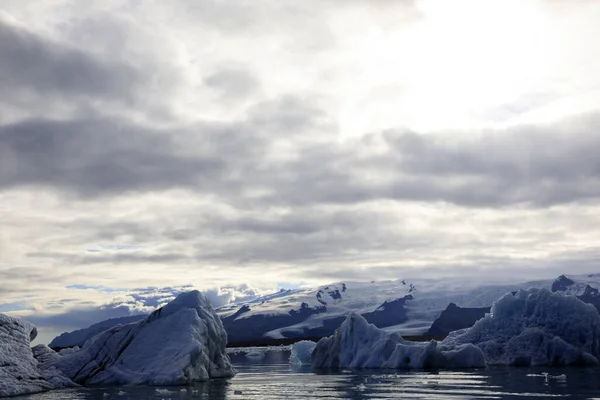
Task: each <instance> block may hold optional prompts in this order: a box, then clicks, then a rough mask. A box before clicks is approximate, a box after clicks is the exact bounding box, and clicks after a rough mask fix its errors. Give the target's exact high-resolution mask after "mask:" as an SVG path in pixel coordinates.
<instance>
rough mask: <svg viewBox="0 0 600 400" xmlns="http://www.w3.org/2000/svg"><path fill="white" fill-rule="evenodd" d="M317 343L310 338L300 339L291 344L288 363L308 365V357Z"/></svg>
mask: <svg viewBox="0 0 600 400" xmlns="http://www.w3.org/2000/svg"><path fill="white" fill-rule="evenodd" d="M316 346H317V344H316V343H315V342H312V341H310V340H301V341H299V342H296V343H294V344H293V345H292V353H291V355H290V364H292V365H297V366H300V365H310V364H311V361H310V357H311V354H312V352H313V350H314V349H315V347H316Z"/></svg>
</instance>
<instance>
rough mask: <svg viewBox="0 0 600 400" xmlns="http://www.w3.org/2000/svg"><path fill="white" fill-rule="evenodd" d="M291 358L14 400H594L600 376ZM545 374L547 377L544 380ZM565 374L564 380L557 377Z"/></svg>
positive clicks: (272, 355)
mask: <svg viewBox="0 0 600 400" xmlns="http://www.w3.org/2000/svg"><path fill="white" fill-rule="evenodd" d="M288 358H289V352H269V353H267V354H266V356H264V357H263V358H248V357H246V356H245V355H243V354H234V355H232V361H233V362H234V364H235V366H236V368H237V369H238V371H239V373H238V375H237V376H236V377H235V378H233V379H230V380H214V381H210V382H207V383H202V384H196V385H194V386H192V387H186V388H181V387H159V388H156V387H97V388H81V389H69V390H61V391H55V392H50V393H41V394H37V395H31V396H22V397H18V399H31V400H57V399H65V400H71V399H97V400H100V399H102V400H106V399H173V400H184V399H198V398H200V399H213V400H222V399H231V400H235V399H239V400H242V399H261V400H262V399H265V400H267V399H286V400H294V399H361V400H366V399H438V400H439V399H524V398H537V399H552V398H556V399H560V398H568V399H598V400H600V370H599V369H583V368H582V369H578V368H561V369H552V368H531V369H528V368H487V369H478V370H465V371H439V372H431V371H407V372H404V371H398V370H377V371H372V370H371V371H350V370H342V371H338V372H335V373H315V372H313V371H311V370H310V369H301V370H298V369H293V368H291V367H290V366H289V364H288ZM544 373H548V374H549V376H548V377H545V376H544ZM562 374H564V375H565V376H566V379H564V378H556V377H557V376H559V375H562Z"/></svg>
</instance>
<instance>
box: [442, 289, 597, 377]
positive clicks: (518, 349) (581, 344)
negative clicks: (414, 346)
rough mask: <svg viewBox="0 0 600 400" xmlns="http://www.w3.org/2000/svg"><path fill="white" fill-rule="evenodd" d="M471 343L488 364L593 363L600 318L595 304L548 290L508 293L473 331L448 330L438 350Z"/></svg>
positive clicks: (474, 326) (595, 355)
mask: <svg viewBox="0 0 600 400" xmlns="http://www.w3.org/2000/svg"><path fill="white" fill-rule="evenodd" d="M467 343H472V344H475V345H477V346H478V347H479V348H481V350H482V351H483V352H484V354H485V357H486V362H487V364H488V365H494V364H499V365H523V366H527V365H558V366H560V365H596V364H598V360H599V357H600V316H599V315H598V312H597V311H596V309H595V308H594V306H592V305H589V304H585V303H583V302H582V301H581V300H579V299H577V298H575V297H573V296H566V295H563V294H561V293H551V292H550V291H548V290H546V289H535V288H532V289H528V290H520V291H518V292H517V293H516V294H515V295H514V296H513V295H512V294H511V293H508V294H506V295H504V296H503V297H501V298H500V299H499V300H498V301H496V302H495V303H494V305H493V306H492V308H491V311H490V314H488V315H486V316H485V317H484V318H482V319H480V320H479V321H477V322H476V323H475V325H473V326H472V327H471V328H468V329H463V330H460V331H456V332H451V333H450V335H449V336H448V337H447V338H446V339H445V340H444V341H442V342H441V348H442V350H444V349H453V348H456V347H457V346H460V345H464V344H467Z"/></svg>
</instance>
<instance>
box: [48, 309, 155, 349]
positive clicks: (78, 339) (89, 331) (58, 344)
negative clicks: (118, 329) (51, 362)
mask: <svg viewBox="0 0 600 400" xmlns="http://www.w3.org/2000/svg"><path fill="white" fill-rule="evenodd" d="M146 317H147V315H133V316H128V317H120V318H111V319H107V320H105V321H102V322H98V323H96V324H94V325H92V326H90V327H88V328H85V329H78V330H76V331H73V332H65V333H62V334H60V335H59V336H57V337H55V338H54V339H53V340H52V341H51V342H50V343H49V344H48V347H50V348H53V349H56V348H70V347H76V346H78V347H81V346H83V344H84V343H85V342H86V341H87V340H88V339H91V338H92V337H94V336H96V335H97V334H99V333H102V332H104V331H106V330H108V329H110V328H112V327H113V326H117V325H125V324H130V323H132V322H138V321H141V320H142V319H144V318H146Z"/></svg>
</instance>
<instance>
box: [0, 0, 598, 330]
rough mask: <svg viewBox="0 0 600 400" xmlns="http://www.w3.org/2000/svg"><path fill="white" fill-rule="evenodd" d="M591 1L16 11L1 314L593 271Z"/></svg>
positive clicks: (7, 3) (82, 312)
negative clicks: (188, 295) (189, 292)
mask: <svg viewBox="0 0 600 400" xmlns="http://www.w3.org/2000/svg"><path fill="white" fill-rule="evenodd" d="M598 20H600V2H597V1H592V0H589V1H588V0H580V1H570V0H569V1H568V0H498V1H496V0H483V1H482V0H456V1H452V2H449V1H446V0H397V1H392V0H377V1H366V0H364V1H363V0H347V1H335V0H319V1H316V0H305V1H281V0H263V1H261V2H255V1H243V0H232V1H227V2H223V1H216V0H194V1H189V0H186V1H184V0H173V1H168V2H166V1H152V0H118V1H116V0H89V1H85V2H81V1H78V0H40V1H36V2H23V1H22V0H3V1H2V3H1V4H0V87H2V94H1V95H0V312H6V313H8V314H10V315H18V316H24V317H26V318H28V319H30V320H32V321H33V322H35V323H36V324H38V325H39V326H41V327H44V329H46V330H45V331H44V332H46V333H45V335H46V336H45V337H51V335H52V334H53V333H54V332H61V331H63V330H68V329H74V328H80V327H84V326H87V325H89V324H91V323H93V322H96V321H98V320H101V319H104V318H109V317H113V316H122V315H127V314H130V313H139V312H147V311H150V310H152V309H153V308H155V307H157V306H159V305H160V304H162V303H163V302H164V301H168V299H170V298H172V296H173V295H175V294H176V293H178V292H180V291H182V290H185V289H186V288H187V289H189V288H192V287H193V288H199V289H203V290H205V291H206V293H208V294H209V297H210V298H211V300H212V301H213V304H214V305H220V304H225V303H227V302H229V301H232V300H235V299H236V298H237V299H242V298H248V297H249V296H250V297H252V296H256V295H259V294H260V293H265V292H268V291H270V290H276V289H279V288H282V287H299V286H307V285H308V286H310V285H318V284H326V283H330V282H334V281H342V280H367V279H368V280H371V279H378V280H384V279H399V278H410V277H432V278H442V277H456V276H459V277H460V276H465V277H470V278H476V279H482V280H489V279H513V280H521V281H524V280H528V279H534V278H541V277H543V278H550V277H556V276H558V275H559V274H562V273H568V274H578V273H592V272H600V263H599V260H600V204H599V202H598V199H599V197H600V157H598V149H600V42H599V41H598V40H597V38H598V37H600V25H598V24H597V21H598Z"/></svg>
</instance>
